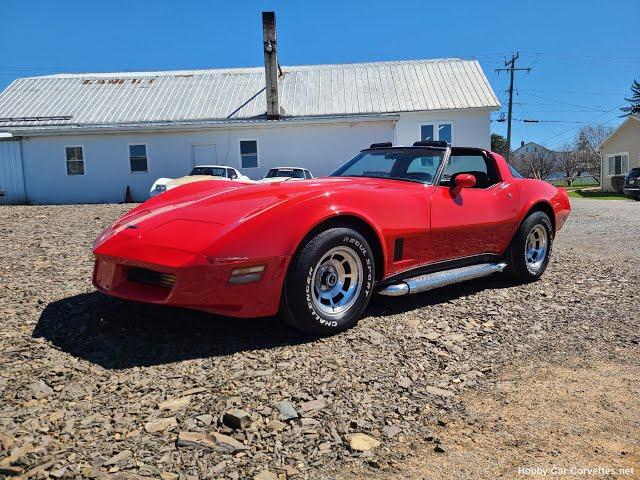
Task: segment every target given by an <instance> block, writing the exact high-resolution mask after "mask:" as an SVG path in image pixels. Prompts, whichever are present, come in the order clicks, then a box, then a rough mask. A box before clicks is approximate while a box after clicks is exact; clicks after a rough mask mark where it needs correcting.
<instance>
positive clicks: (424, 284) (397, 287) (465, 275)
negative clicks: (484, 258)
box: [378, 263, 507, 297]
mask: <svg viewBox="0 0 640 480" xmlns="http://www.w3.org/2000/svg"><path fill="white" fill-rule="evenodd" d="M506 267H507V264H506V263H481V264H479V265H470V266H468V267H460V268H453V269H451V270H443V271H442V272H434V273H427V274H425V275H419V276H417V277H412V278H407V279H404V280H402V281H400V282H398V283H394V284H392V285H389V286H387V287H386V288H384V289H382V290H380V291H379V292H378V293H379V294H380V295H386V296H389V297H399V296H402V295H409V294H412V293H420V292H426V291H427V290H433V289H434V288H440V287H445V286H447V285H452V284H454V283H459V282H466V281H467V280H473V279H476V278H482V277H486V276H488V275H491V274H493V273H497V272H501V271H503V270H504V269H505V268H506Z"/></svg>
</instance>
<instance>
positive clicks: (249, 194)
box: [94, 177, 425, 253]
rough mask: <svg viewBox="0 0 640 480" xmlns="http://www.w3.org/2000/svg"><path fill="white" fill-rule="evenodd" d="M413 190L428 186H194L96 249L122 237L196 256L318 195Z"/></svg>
mask: <svg viewBox="0 0 640 480" xmlns="http://www.w3.org/2000/svg"><path fill="white" fill-rule="evenodd" d="M209 179H210V177H209ZM407 187H409V188H421V189H424V188H425V186H424V185H422V184H419V183H413V182H401V181H396V180H385V179H376V178H354V177H344V178H321V179H313V180H300V181H295V182H276V183H263V184H247V183H243V182H232V181H228V180H215V181H210V182H205V181H199V182H194V183H190V184H186V185H183V186H180V187H179V188H174V189H172V190H170V191H167V192H166V193H164V194H162V195H159V196H157V197H154V198H152V199H150V200H148V201H147V202H145V203H143V204H141V205H140V206H138V207H136V208H135V209H134V210H132V211H131V212H129V213H127V214H126V215H125V216H123V217H122V218H121V219H119V220H118V221H117V222H116V223H115V224H114V225H112V226H111V227H109V228H108V229H107V230H105V231H104V232H103V233H102V234H101V235H100V237H98V239H97V240H96V242H95V243H94V250H96V249H98V250H100V248H101V247H102V246H104V245H105V244H107V243H109V242H110V241H111V240H112V239H113V238H114V237H116V236H118V234H121V235H123V236H125V237H135V238H137V239H138V240H144V241H146V242H150V243H152V244H154V245H164V246H171V247H172V248H179V249H183V250H187V251H190V252H196V251H198V250H201V249H203V248H205V247H206V246H208V245H210V244H211V243H212V242H214V241H215V239H216V238H219V237H220V236H222V235H224V234H225V232H227V231H229V230H232V229H233V228H235V227H237V226H238V225H240V224H243V223H244V222H249V221H251V220H252V219H253V218H255V217H258V216H260V215H263V214H265V213H266V212H268V211H269V210H272V209H275V208H287V205H293V204H297V203H301V202H306V201H308V200H310V199H313V198H314V197H326V200H327V201H330V198H331V196H332V195H335V194H338V193H339V192H344V191H363V190H364V191H372V190H386V189H397V188H407ZM199 232H202V235H200V234H199ZM97 253H99V252H97Z"/></svg>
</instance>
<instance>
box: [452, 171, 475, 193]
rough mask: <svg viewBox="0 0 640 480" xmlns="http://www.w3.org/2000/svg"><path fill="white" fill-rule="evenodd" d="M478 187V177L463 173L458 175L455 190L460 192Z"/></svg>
mask: <svg viewBox="0 0 640 480" xmlns="http://www.w3.org/2000/svg"><path fill="white" fill-rule="evenodd" d="M475 186H476V177H475V176H474V175H472V174H470V173H461V174H459V175H456V179H455V188H456V189H458V190H460V189H463V188H473V187H475Z"/></svg>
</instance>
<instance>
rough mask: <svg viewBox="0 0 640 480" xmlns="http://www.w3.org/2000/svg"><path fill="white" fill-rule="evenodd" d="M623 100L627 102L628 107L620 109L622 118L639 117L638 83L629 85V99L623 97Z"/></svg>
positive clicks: (639, 97) (639, 93) (639, 88)
mask: <svg viewBox="0 0 640 480" xmlns="http://www.w3.org/2000/svg"><path fill="white" fill-rule="evenodd" d="M625 100H626V101H627V102H629V103H630V105H629V106H628V107H622V108H621V109H620V110H622V111H623V112H624V114H623V115H622V116H623V117H628V116H629V115H640V83H638V81H637V80H634V81H633V85H631V98H626V97H625Z"/></svg>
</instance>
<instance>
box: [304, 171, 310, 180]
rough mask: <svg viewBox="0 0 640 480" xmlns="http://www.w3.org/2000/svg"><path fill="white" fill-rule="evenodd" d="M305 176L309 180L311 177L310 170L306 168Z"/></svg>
mask: <svg viewBox="0 0 640 480" xmlns="http://www.w3.org/2000/svg"><path fill="white" fill-rule="evenodd" d="M304 178H306V179H307V180H309V179H310V178H312V177H311V172H309V170H305V171H304Z"/></svg>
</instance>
